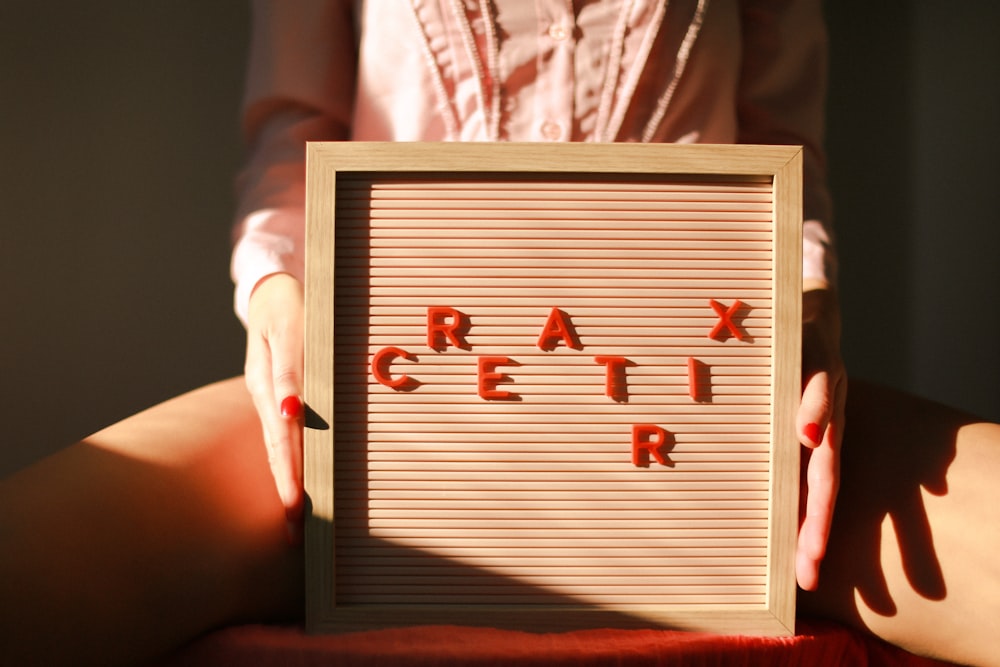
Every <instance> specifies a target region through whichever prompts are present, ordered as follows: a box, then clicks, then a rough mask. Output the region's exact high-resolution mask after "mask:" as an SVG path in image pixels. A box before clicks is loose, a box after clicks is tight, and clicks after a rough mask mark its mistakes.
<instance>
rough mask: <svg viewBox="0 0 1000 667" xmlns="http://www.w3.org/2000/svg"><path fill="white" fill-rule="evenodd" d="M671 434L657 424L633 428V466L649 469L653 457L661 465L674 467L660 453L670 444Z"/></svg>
mask: <svg viewBox="0 0 1000 667" xmlns="http://www.w3.org/2000/svg"><path fill="white" fill-rule="evenodd" d="M669 436H670V433H669V432H668V431H667V430H666V429H662V428H660V427H659V426H656V425H655V424H635V425H634V426H632V465H635V466H638V467H640V468H648V467H649V456H650V454H652V455H653V458H654V459H656V462H657V463H659V464H660V465H665V466H669V465H672V464H671V463H670V462H669V460H668V459H667V458H666V457H665V456H664V455H663V453H662V452H661V451H660V449H661V448H662V447H664V446H665V445H667V444H668V439H669Z"/></svg>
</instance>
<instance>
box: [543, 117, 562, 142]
mask: <svg viewBox="0 0 1000 667" xmlns="http://www.w3.org/2000/svg"><path fill="white" fill-rule="evenodd" d="M542 136H543V137H545V138H546V139H548V140H549V141H555V140H556V139H558V138H559V137H561V136H562V128H561V127H560V126H559V123H556V122H554V121H551V120H547V121H545V122H544V123H542Z"/></svg>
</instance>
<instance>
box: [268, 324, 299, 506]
mask: <svg viewBox="0 0 1000 667" xmlns="http://www.w3.org/2000/svg"><path fill="white" fill-rule="evenodd" d="M295 321H296V320H294V318H293V319H292V320H290V321H288V323H287V324H286V325H285V328H283V329H282V330H280V331H274V332H272V333H271V335H270V338H269V339H268V347H269V350H270V355H271V384H272V387H273V394H272V407H273V409H274V410H275V411H276V413H277V422H276V424H275V428H276V432H275V434H274V443H273V444H274V447H275V451H276V454H277V456H278V457H279V459H280V460H281V462H282V465H281V466H280V467H279V468H278V469H277V470H276V471H275V477H276V481H277V483H278V485H279V487H280V488H281V489H282V492H281V493H282V501H283V503H284V505H285V510H286V513H287V514H288V518H289V521H290V522H293V523H294V522H297V521H298V519H299V518H300V517H301V511H302V504H303V493H302V425H303V421H304V406H303V403H302V336H301V335H300V332H298V331H297V330H296V326H297V325H296V324H295Z"/></svg>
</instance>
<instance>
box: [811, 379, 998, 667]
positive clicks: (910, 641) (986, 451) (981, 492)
mask: <svg viewBox="0 0 1000 667" xmlns="http://www.w3.org/2000/svg"><path fill="white" fill-rule="evenodd" d="M849 394H850V397H849V399H848V408H847V430H846V431H845V438H844V451H843V471H842V482H841V491H840V496H839V498H838V501H837V510H836V516H835V519H834V527H833V534H832V536H831V542H830V549H829V552H828V554H827V557H826V559H825V560H824V562H823V568H822V571H821V573H820V590H819V591H818V592H817V593H816V594H809V595H802V596H801V598H800V599H801V607H802V608H803V610H805V611H807V612H812V613H817V614H822V615H825V616H829V617H833V618H839V619H841V620H844V621H846V622H848V623H850V624H853V625H855V626H858V627H864V628H868V629H869V630H870V631H872V632H874V633H875V634H877V635H879V636H881V637H883V638H884V639H887V640H888V641H890V642H892V643H894V644H897V645H900V646H903V647H905V648H907V649H909V650H910V651H912V652H915V653H921V654H925V655H931V656H935V657H939V658H944V659H947V660H952V661H957V662H964V663H969V664H977V665H998V664H1000V559H998V554H1000V426H998V425H996V424H988V423H981V422H979V421H978V420H976V419H974V418H971V417H969V416H968V415H965V414H962V413H959V412H956V411H954V410H950V409H948V408H945V407H942V406H940V405H937V404H934V403H931V402H928V401H923V400H920V399H916V398H913V397H910V396H906V395H904V394H901V393H899V392H895V391H892V390H889V389H885V388H879V387H874V386H871V385H867V384H864V383H860V382H854V383H852V385H851V389H850V392H849Z"/></svg>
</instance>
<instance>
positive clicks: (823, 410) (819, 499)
mask: <svg viewBox="0 0 1000 667" xmlns="http://www.w3.org/2000/svg"><path fill="white" fill-rule="evenodd" d="M846 398H847V373H846V371H845V369H844V363H843V360H842V359H841V356H840V304H839V302H838V300H837V295H836V294H835V293H834V291H833V290H832V289H830V288H828V287H826V286H818V285H815V286H813V285H807V286H806V289H805V291H804V292H803V295H802V402H801V404H800V405H799V411H798V414H797V415H796V423H795V428H796V432H797V433H798V436H799V441H800V442H801V443H802V444H803V445H804V446H805V447H806V449H805V450H803V460H802V466H803V467H802V469H803V478H802V484H803V489H802V494H804V496H803V500H802V503H801V509H800V517H799V541H798V549H797V551H796V557H795V576H796V579H797V580H798V583H799V586H801V587H802V588H803V589H805V590H814V589H815V588H816V587H817V585H818V584H819V569H820V562H821V561H822V560H823V556H824V555H825V554H826V543H827V539H828V538H829V536H830V525H831V523H832V521H833V509H834V505H835V503H836V500H837V491H838V489H839V486H840V443H841V439H842V437H843V433H844V403H845V400H846Z"/></svg>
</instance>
